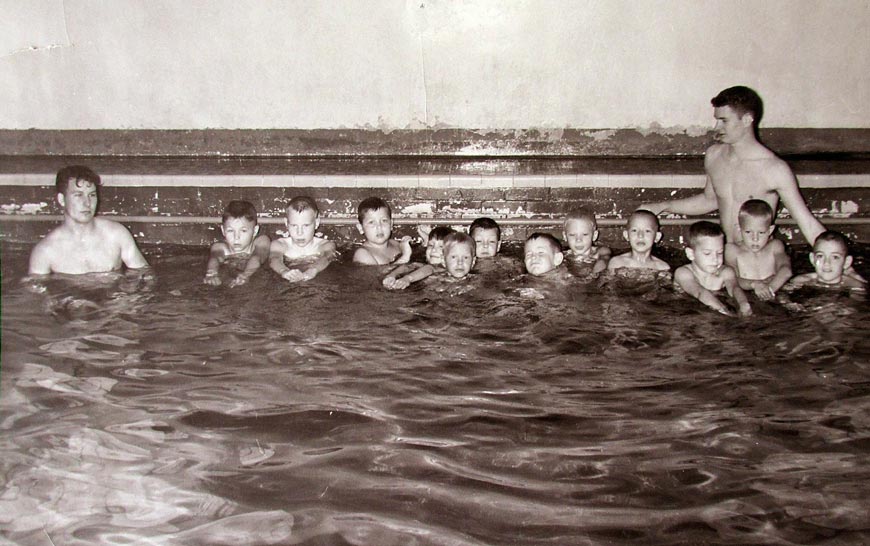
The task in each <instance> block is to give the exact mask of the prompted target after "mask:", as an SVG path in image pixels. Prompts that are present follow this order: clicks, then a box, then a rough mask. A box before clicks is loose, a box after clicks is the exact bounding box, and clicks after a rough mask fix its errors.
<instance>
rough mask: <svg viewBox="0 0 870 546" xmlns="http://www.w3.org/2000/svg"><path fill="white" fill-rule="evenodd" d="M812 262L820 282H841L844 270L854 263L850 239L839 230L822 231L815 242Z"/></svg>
mask: <svg viewBox="0 0 870 546" xmlns="http://www.w3.org/2000/svg"><path fill="white" fill-rule="evenodd" d="M810 263H812V264H813V269H815V270H816V275H817V276H818V280H819V282H821V283H823V284H839V283H840V281H841V280H842V278H843V270H845V269H848V268H849V267H850V266H851V265H852V257H851V256H849V240H848V239H847V238H846V236H845V235H843V234H842V233H840V232H839V231H833V230H828V231H824V232H822V233H821V234H820V235H819V236H818V237H816V240H815V242H814V243H813V252H812V253H811V254H810Z"/></svg>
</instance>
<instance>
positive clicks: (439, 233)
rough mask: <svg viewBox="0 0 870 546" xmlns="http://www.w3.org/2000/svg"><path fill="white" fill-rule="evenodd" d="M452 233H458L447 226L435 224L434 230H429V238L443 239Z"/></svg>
mask: <svg viewBox="0 0 870 546" xmlns="http://www.w3.org/2000/svg"><path fill="white" fill-rule="evenodd" d="M451 233H456V232H455V231H454V230H453V229H451V228H449V227H447V226H435V227H434V228H432V231H430V232H429V240H430V241H443V240H444V239H446V238H447V236H448V235H450V234H451Z"/></svg>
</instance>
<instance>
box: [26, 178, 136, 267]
mask: <svg viewBox="0 0 870 546" xmlns="http://www.w3.org/2000/svg"><path fill="white" fill-rule="evenodd" d="M99 185H100V176H99V175H98V174H97V173H95V172H94V171H92V170H91V169H89V168H88V167H83V166H80V165H73V166H69V167H64V168H63V169H61V170H60V171H58V173H57V177H56V179H55V187H56V191H57V202H58V203H59V204H60V206H61V207H62V208H63V223H62V224H61V225H60V226H58V227H56V228H55V229H53V230H52V231H51V232H50V233H49V234H48V235H46V236H45V238H44V239H43V240H42V241H40V242H39V243H38V244H37V245H36V246H35V247H34V248H33V251H32V252H31V254H30V267H29V274H30V275H48V274H49V273H66V274H73V275H78V274H82V273H102V272H106V271H114V270H117V269H120V268H121V265H122V263H123V265H125V266H127V267H128V268H131V269H141V268H146V267H148V262H147V261H146V260H145V257H144V256H142V253H141V252H140V251H139V248H138V247H137V246H136V241H134V240H133V236H132V235H130V232H129V231H127V228H125V227H124V226H122V225H121V224H119V223H118V222H114V221H112V220H107V219H105V218H98V217H97V216H96V213H97V202H98V200H99V198H98V187H99Z"/></svg>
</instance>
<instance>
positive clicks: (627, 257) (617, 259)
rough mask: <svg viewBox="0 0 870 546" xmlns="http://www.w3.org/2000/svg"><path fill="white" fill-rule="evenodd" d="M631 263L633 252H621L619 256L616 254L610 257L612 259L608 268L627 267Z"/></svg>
mask: <svg viewBox="0 0 870 546" xmlns="http://www.w3.org/2000/svg"><path fill="white" fill-rule="evenodd" d="M630 264H631V252H626V253H625V254H620V255H619V256H614V257H612V258H610V261H609V262H608V263H607V269H617V268H620V267H627V266H628V265H630Z"/></svg>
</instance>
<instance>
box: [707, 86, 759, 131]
mask: <svg viewBox="0 0 870 546" xmlns="http://www.w3.org/2000/svg"><path fill="white" fill-rule="evenodd" d="M710 103H711V104H712V105H713V106H714V107H716V108H719V107H722V106H730V107H731V109H732V110H734V111H735V112H736V113H737V115H738V116H740V117H743V116H744V115H746V114H750V115H751V116H752V127H753V129H754V130H755V132H756V135H757V134H758V124H759V123H761V116H763V115H764V103H763V102H762V101H761V97H759V96H758V93H756V92H755V91H753V90H752V89H750V88H748V87H745V86H743V85H737V86H735V87H729V88H728V89H724V90H722V91H720V92H719V94H718V95H716V96H715V97H713V98H712V99H710Z"/></svg>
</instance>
